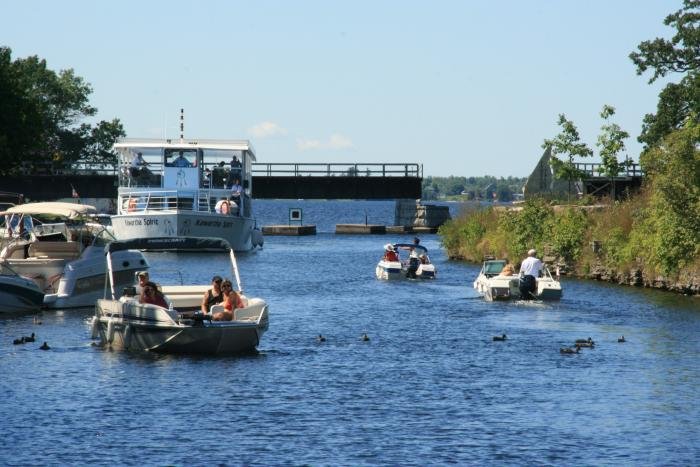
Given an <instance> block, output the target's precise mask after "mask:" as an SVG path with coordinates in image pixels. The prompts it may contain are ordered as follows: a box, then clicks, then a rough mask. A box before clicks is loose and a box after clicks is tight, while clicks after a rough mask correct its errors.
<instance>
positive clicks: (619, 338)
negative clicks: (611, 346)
mask: <svg viewBox="0 0 700 467" xmlns="http://www.w3.org/2000/svg"><path fill="white" fill-rule="evenodd" d="M617 341H618V342H626V341H625V336H620V337H618V338H617Z"/></svg>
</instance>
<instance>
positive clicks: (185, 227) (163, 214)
mask: <svg viewBox="0 0 700 467" xmlns="http://www.w3.org/2000/svg"><path fill="white" fill-rule="evenodd" d="M254 228H255V220H254V219H252V218H249V217H239V216H234V215H223V214H218V213H216V212H196V211H186V212H184V211H175V210H171V211H143V212H136V213H128V214H118V215H114V216H112V229H113V232H114V236H115V237H116V239H117V240H131V239H135V238H168V237H171V238H173V237H215V238H223V239H224V240H226V241H227V242H228V243H229V244H230V245H231V246H232V247H233V249H234V250H235V251H248V250H250V249H252V248H253V247H254V246H256V245H258V244H259V245H262V238H261V237H262V236H259V237H260V238H258V236H257V235H254V233H253V231H254ZM254 240H255V241H254Z"/></svg>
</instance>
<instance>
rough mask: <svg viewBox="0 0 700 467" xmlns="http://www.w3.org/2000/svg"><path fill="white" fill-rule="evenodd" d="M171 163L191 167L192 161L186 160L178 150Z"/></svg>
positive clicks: (174, 165)
mask: <svg viewBox="0 0 700 467" xmlns="http://www.w3.org/2000/svg"><path fill="white" fill-rule="evenodd" d="M171 165H172V166H173V167H192V163H191V162H190V161H189V160H187V158H186V157H185V155H184V154H183V153H182V151H180V154H179V155H178V156H177V157H176V158H175V159H173V162H172V164H171Z"/></svg>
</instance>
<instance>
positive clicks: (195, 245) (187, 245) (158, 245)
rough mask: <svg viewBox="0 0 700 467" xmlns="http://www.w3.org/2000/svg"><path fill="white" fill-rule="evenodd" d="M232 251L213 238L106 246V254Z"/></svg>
mask: <svg viewBox="0 0 700 467" xmlns="http://www.w3.org/2000/svg"><path fill="white" fill-rule="evenodd" d="M174 248H178V249H183V250H190V249H191V250H200V251H207V250H211V251H215V250H230V249H231V245H230V244H229V243H228V242H227V241H226V240H224V239H222V238H213V237H154V238H134V239H131V240H115V241H113V242H110V243H109V244H108V245H107V246H105V253H113V252H115V251H121V250H132V249H133V250H169V249H174Z"/></svg>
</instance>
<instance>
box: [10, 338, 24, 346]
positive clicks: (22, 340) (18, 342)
mask: <svg viewBox="0 0 700 467" xmlns="http://www.w3.org/2000/svg"><path fill="white" fill-rule="evenodd" d="M12 343H13V344H15V345H20V344H24V337H21V338H19V339H15V340H13V341H12Z"/></svg>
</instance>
